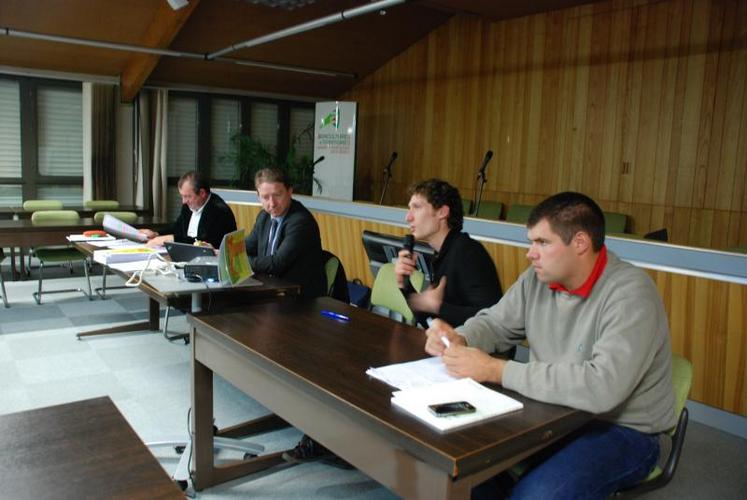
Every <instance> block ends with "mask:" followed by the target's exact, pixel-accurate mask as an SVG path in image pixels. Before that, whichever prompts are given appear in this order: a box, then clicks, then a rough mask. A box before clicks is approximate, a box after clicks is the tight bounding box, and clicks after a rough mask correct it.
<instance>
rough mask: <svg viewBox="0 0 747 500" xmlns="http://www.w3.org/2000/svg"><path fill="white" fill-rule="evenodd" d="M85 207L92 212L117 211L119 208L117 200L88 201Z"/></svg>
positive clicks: (84, 204) (85, 202)
mask: <svg viewBox="0 0 747 500" xmlns="http://www.w3.org/2000/svg"><path fill="white" fill-rule="evenodd" d="M83 206H84V207H85V208H88V209H90V210H116V209H118V208H119V202H118V201H117V200H86V201H84V202H83Z"/></svg>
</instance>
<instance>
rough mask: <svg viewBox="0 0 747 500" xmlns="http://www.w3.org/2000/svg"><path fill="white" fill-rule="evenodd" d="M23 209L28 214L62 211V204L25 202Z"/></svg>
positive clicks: (38, 201)
mask: <svg viewBox="0 0 747 500" xmlns="http://www.w3.org/2000/svg"><path fill="white" fill-rule="evenodd" d="M23 209H24V210H25V211H27V212H37V211H39V210H62V202H61V201H60V200H26V201H24V202H23Z"/></svg>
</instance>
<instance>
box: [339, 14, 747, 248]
mask: <svg viewBox="0 0 747 500" xmlns="http://www.w3.org/2000/svg"><path fill="white" fill-rule="evenodd" d="M745 11H747V6H746V4H745V2H736V1H734V0H711V1H697V2H696V1H692V0H663V1H659V0H651V1H639V2H625V1H614V2H596V3H594V4H592V5H590V6H584V7H575V8H571V9H565V10H559V11H554V12H550V13H543V14H538V15H535V16H529V17H525V18H521V19H514V20H509V21H502V22H495V23H490V22H486V21H483V20H479V19H475V18H468V17H460V16H456V17H454V18H453V19H452V20H450V21H449V22H447V23H446V24H444V25H443V26H442V27H441V28H439V29H437V30H435V31H434V32H432V33H431V34H430V35H428V36H427V37H426V38H424V39H423V40H422V41H421V42H419V43H417V44H415V45H413V46H412V47H410V48H408V49H407V50H406V51H405V52H403V53H402V54H401V55H400V56H398V57H397V58H395V59H393V60H392V61H390V62H389V63H387V64H386V65H385V66H384V67H382V68H381V69H380V70H378V71H376V72H375V73H374V74H372V75H370V76H369V77H367V78H365V79H364V80H363V81H362V83H361V84H359V85H358V86H356V87H355V88H354V89H353V90H351V91H350V92H349V93H347V94H346V95H345V96H343V98H350V99H353V100H358V101H359V102H360V103H361V105H360V110H361V117H360V124H361V126H360V133H361V135H360V140H359V152H360V153H361V156H364V157H365V158H361V157H360V156H359V163H358V170H357V174H358V175H357V179H356V186H357V193H364V192H369V193H371V195H370V196H369V199H373V200H375V201H378V200H377V198H378V196H377V195H378V194H380V188H381V179H380V177H381V176H380V171H381V169H382V168H383V165H384V163H385V161H386V160H387V159H388V155H389V154H391V151H393V150H399V149H402V150H401V151H399V152H400V160H398V163H397V166H399V167H401V169H400V170H399V171H398V170H397V169H396V168H395V178H394V179H392V184H391V185H390V193H391V200H388V202H390V203H392V204H402V203H404V201H405V200H404V198H405V194H404V193H405V190H406V188H407V186H408V185H409V184H410V183H412V182H414V181H417V180H420V179H423V178H427V177H432V176H441V177H443V178H445V179H446V180H449V181H450V182H452V183H454V184H455V185H457V187H459V188H460V191H461V193H462V195H463V197H465V198H471V197H473V196H474V188H475V182H474V173H475V171H476V168H477V166H478V165H479V163H480V160H481V159H482V156H483V155H484V153H485V151H486V150H487V149H493V150H494V152H495V157H494V159H493V162H492V163H491V168H490V169H489V170H488V172H489V176H488V184H487V186H486V189H485V192H484V195H483V199H486V200H488V199H497V200H499V201H502V202H503V203H506V204H510V203H511V202H521V201H527V200H533V201H532V202H534V201H536V200H538V199H541V198H543V197H544V196H546V195H548V194H551V193H553V192H557V191H559V190H563V189H581V190H583V191H585V192H587V193H588V194H590V195H591V196H592V197H594V198H596V199H597V200H598V201H599V202H600V204H602V205H605V206H613V205H614V204H615V203H620V202H625V203H629V204H630V206H632V207H634V210H633V212H634V213H629V215H632V216H633V217H634V220H633V222H632V227H635V228H636V231H637V232H638V233H639V234H643V233H645V232H647V231H650V230H653V229H658V228H659V227H663V226H666V227H667V229H668V230H669V233H670V236H671V238H672V241H673V242H676V243H680V244H693V245H709V246H716V245H721V244H722V240H723V237H721V236H717V235H716V234H715V233H713V232H712V233H711V238H713V239H712V240H706V239H705V236H704V232H703V231H692V230H691V229H690V227H689V224H687V223H684V222H681V221H684V220H685V219H682V217H681V216H680V215H679V214H678V213H677V212H676V211H674V208H675V207H677V208H683V209H693V210H695V211H692V212H690V213H689V215H688V218H687V220H688V222H689V219H690V218H692V220H701V219H704V218H707V217H708V215H707V214H705V215H704V214H699V213H697V210H701V209H705V210H713V209H717V210H732V211H735V212H739V214H740V215H738V217H741V218H744V217H745V212H746V211H747V210H746V209H745V208H746V207H747V191H746V190H745V188H744V185H745V181H746V180H747V179H745V175H746V174H745V171H747V162H746V161H745V156H746V154H745V153H747V151H746V149H745V148H746V146H745V142H747V134H746V133H745V130H747V125H746V124H745V123H746V122H745V116H747V112H745V110H747V107H746V106H747V105H746V104H745V100H746V99H747V95H746V92H745V87H747V84H745V74H746V73H747V69H746V66H747V63H746V62H745V61H747V56H745V51H746V50H747V48H745V47H746V45H747V44H746V43H745V40H746V39H747V33H746V32H745V27H744V26H745V25H747V22H746V21H747V18H746V16H747V14H745ZM385 128H386V130H384V129H385ZM387 198H388V199H389V196H388V197H387ZM395 200H396V201H395ZM639 217H640V219H639ZM667 224H671V226H670V225H667ZM654 225H655V227H654ZM741 225H742V224H732V227H737V226H739V227H741ZM740 231H741V230H738V231H737V232H739V233H740V234H741V232H740ZM690 236H693V237H694V238H695V240H693V241H690V240H689V238H690ZM740 238H742V236H740Z"/></svg>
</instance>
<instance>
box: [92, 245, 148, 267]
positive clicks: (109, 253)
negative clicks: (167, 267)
mask: <svg viewBox="0 0 747 500" xmlns="http://www.w3.org/2000/svg"><path fill="white" fill-rule="evenodd" d="M157 253H158V252H156V251H155V250H154V249H152V248H149V247H146V246H139V247H130V248H117V249H114V250H111V249H110V250H94V252H93V260H94V261H96V262H98V263H100V264H106V265H109V264H116V263H118V262H134V261H140V260H147V259H148V257H150V256H151V255H155V254H157Z"/></svg>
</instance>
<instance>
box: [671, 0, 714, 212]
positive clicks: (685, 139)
mask: <svg viewBox="0 0 747 500" xmlns="http://www.w3.org/2000/svg"><path fill="white" fill-rule="evenodd" d="M709 14H710V8H708V7H706V8H703V9H698V12H696V13H693V16H692V19H691V25H690V27H689V28H690V29H689V32H688V35H689V39H688V45H687V46H686V49H685V50H689V52H688V53H687V55H688V57H687V59H686V60H685V61H684V63H685V64H686V65H687V71H686V75H685V79H686V87H685V96H684V106H685V108H684V113H683V117H682V138H681V141H680V164H679V165H678V167H677V184H676V194H675V206H681V207H697V206H699V205H697V202H696V200H697V197H696V196H695V193H694V189H695V187H696V186H695V177H696V172H697V169H698V151H699V145H700V144H699V141H700V140H701V139H702V136H701V134H700V132H701V121H702V112H703V82H704V79H705V65H706V54H705V50H704V49H705V47H706V45H707V35H708V25H709V17H710V15H709ZM700 206H702V205H700Z"/></svg>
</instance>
